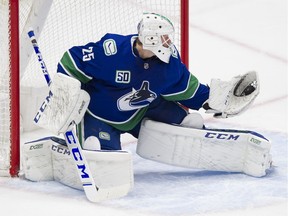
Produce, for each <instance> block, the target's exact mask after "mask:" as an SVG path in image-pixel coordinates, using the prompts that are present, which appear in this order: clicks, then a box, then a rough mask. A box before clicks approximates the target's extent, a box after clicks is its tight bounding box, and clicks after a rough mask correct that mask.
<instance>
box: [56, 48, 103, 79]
mask: <svg viewBox="0 0 288 216" xmlns="http://www.w3.org/2000/svg"><path fill="white" fill-rule="evenodd" d="M96 52H97V43H96V44H95V43H89V44H87V45H85V46H74V47H72V48H71V49H69V50H68V51H66V52H65V53H64V54H63V56H62V58H61V59H60V61H59V63H58V68H57V72H60V73H64V74H66V75H69V76H72V77H74V78H76V79H78V80H79V81H80V82H82V83H87V82H89V81H90V80H92V79H93V76H95V74H93V73H92V71H95V68H97V64H98V63H97V62H101V61H95V56H96ZM98 67H99V66H98ZM92 68H94V70H92Z"/></svg>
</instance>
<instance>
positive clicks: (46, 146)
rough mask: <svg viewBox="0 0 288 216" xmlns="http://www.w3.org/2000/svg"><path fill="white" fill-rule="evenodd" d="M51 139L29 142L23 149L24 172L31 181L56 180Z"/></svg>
mask: <svg viewBox="0 0 288 216" xmlns="http://www.w3.org/2000/svg"><path fill="white" fill-rule="evenodd" d="M52 143H53V141H51V139H50V137H46V138H43V139H39V140H35V141H31V142H27V143H25V144H24V145H23V148H22V160H21V163H22V172H23V173H24V175H25V178H26V179H29V180H31V181H52V180H54V174H53V165H52V157H51V151H50V149H51V145H52Z"/></svg>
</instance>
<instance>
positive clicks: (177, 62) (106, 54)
mask: <svg viewBox="0 0 288 216" xmlns="http://www.w3.org/2000/svg"><path fill="white" fill-rule="evenodd" d="M136 38H137V35H127V36H123V35H117V34H106V35H105V36H104V37H102V38H101V40H100V41H98V42H91V43H88V44H86V45H84V46H75V47H72V48H71V49H69V50H68V51H67V52H65V53H64V55H63V57H62V58H61V60H60V62H59V64H58V69H57V71H58V72H60V73H64V74H66V75H69V76H72V77H74V78H76V79H78V80H79V81H80V82H81V83H82V89H84V90H86V91H87V92H88V93H89V94H90V97H91V101H90V104H89V107H88V113H89V114H91V115H92V116H93V117H95V118H97V119H100V120H102V121H104V122H106V123H108V124H110V125H112V126H114V127H116V128H117V129H119V130H122V131H128V130H131V129H132V128H133V127H134V126H135V125H136V124H137V123H139V121H140V120H141V119H142V118H143V116H144V115H145V112H146V110H147V109H148V107H149V104H150V103H151V102H152V101H154V100H155V99H156V98H157V97H163V98H164V99H166V100H169V101H178V102H180V103H182V104H183V105H185V106H187V107H189V108H191V109H199V108H200V107H201V106H202V104H203V102H204V101H206V100H207V99H208V95H209V88H208V87H207V86H205V85H202V84H200V83H199V81H198V79H197V78H196V77H195V76H193V75H192V74H191V73H190V72H189V71H188V70H187V68H186V66H185V65H184V64H183V63H182V62H181V59H180V56H179V53H178V51H177V50H176V48H175V52H174V53H173V55H172V56H171V57H170V62H169V64H167V63H164V62H162V61H160V60H159V59H158V58H157V57H152V58H149V59H142V58H140V57H139V56H138V53H137V50H136V49H134V48H133V47H134V46H133V45H134V43H135V40H136Z"/></svg>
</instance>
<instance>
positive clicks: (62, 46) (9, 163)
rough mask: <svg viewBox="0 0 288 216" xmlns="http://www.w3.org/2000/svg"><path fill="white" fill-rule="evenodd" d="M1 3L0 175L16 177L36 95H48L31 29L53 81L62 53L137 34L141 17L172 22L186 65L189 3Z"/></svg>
mask: <svg viewBox="0 0 288 216" xmlns="http://www.w3.org/2000/svg"><path fill="white" fill-rule="evenodd" d="M0 1H1V3H0V14H1V18H0V32H1V35H0V37H1V38H0V41H1V44H0V48H1V53H2V54H1V57H0V64H1V68H0V176H17V173H18V170H19V168H20V147H21V144H20V143H21V142H20V137H21V134H22V133H25V132H26V131H31V130H35V129H37V128H35V126H34V125H33V124H32V122H33V121H32V119H33V118H32V117H33V115H35V113H36V110H33V109H34V108H33V107H35V109H37V108H39V107H40V104H41V102H42V101H41V100H43V96H42V95H41V92H44V93H43V95H44V94H45V93H46V92H45V90H47V87H46V85H47V84H46V82H45V80H44V78H43V75H42V72H41V69H40V66H39V63H38V61H37V59H36V57H35V55H34V53H33V49H32V46H31V44H30V41H29V39H28V37H27V32H28V30H29V28H30V27H33V29H34V31H35V34H36V37H37V38H38V43H39V46H40V49H41V52H42V55H43V57H44V60H45V62H46V65H47V68H48V70H49V73H50V74H51V76H52V77H53V74H54V73H55V72H56V66H57V62H58V61H59V59H60V58H61V56H62V55H63V53H64V52H65V51H66V50H67V49H69V48H70V47H72V46H75V45H84V44H86V43H88V42H90V41H97V40H99V39H100V38H101V37H102V36H103V35H104V34H105V33H108V32H109V33H119V34H132V33H136V30H137V23H138V22H139V20H140V19H141V15H142V13H143V12H155V13H160V14H163V15H165V16H167V17H169V18H170V19H171V21H172V22H173V23H174V27H175V30H176V32H175V45H176V47H177V48H178V50H179V51H180V53H181V57H182V60H183V62H184V63H186V64H187V63H188V25H187V23H188V0H157V1H155V0H123V1H119V0H109V1H107V0H81V1H79V0H0ZM18 34H19V36H18ZM18 50H19V51H20V53H18ZM19 56H20V60H19V59H18V58H19ZM19 80H20V87H19V85H18V82H19ZM43 89H44V90H43ZM20 102H21V106H20V107H21V115H20V114H19V112H20V108H19V103H20ZM36 107H37V108H36ZM20 123H21V124H20Z"/></svg>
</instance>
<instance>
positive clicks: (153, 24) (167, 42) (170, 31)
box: [138, 13, 175, 63]
mask: <svg viewBox="0 0 288 216" xmlns="http://www.w3.org/2000/svg"><path fill="white" fill-rule="evenodd" d="M174 33H175V30H174V26H173V24H172V22H171V21H170V20H169V19H168V18H166V17H164V16H162V15H160V14H155V13H144V14H143V17H142V20H141V21H140V22H139V24H138V37H139V40H140V42H141V43H142V44H143V49H147V50H150V51H152V52H153V53H154V54H155V55H156V56H157V57H158V58H159V59H160V60H161V61H163V62H165V63H169V59H170V56H171V54H172V53H173V50H174V45H173V40H174Z"/></svg>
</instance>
